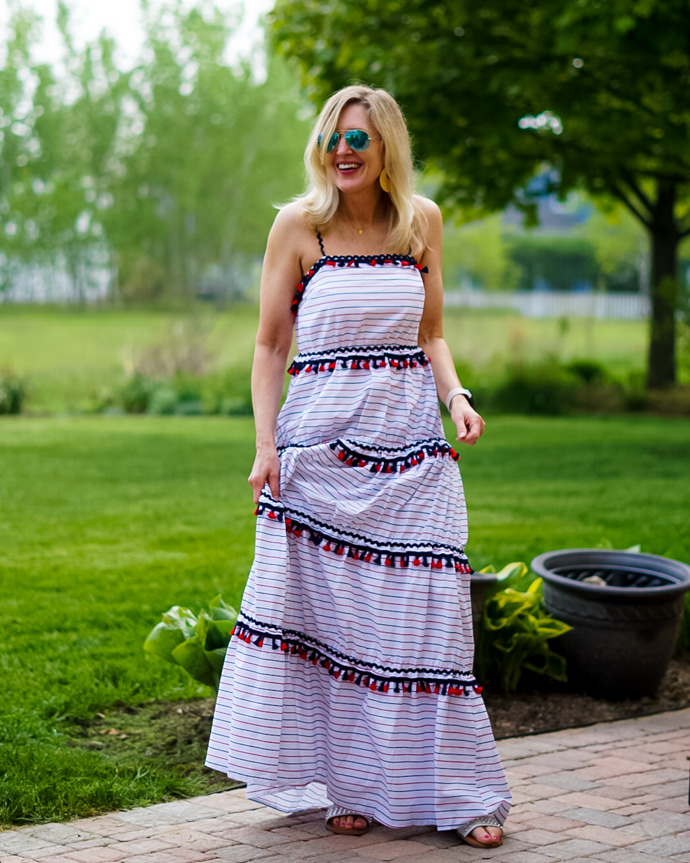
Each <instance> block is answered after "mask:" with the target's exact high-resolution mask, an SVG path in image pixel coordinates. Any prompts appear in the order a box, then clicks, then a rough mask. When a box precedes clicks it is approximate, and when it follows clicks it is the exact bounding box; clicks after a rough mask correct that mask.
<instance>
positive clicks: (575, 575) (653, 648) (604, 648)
mask: <svg viewBox="0 0 690 863" xmlns="http://www.w3.org/2000/svg"><path fill="white" fill-rule="evenodd" d="M531 566H532V570H533V571H534V572H535V573H536V574H537V575H539V576H541V578H542V579H543V591H544V605H545V607H546V610H547V611H548V613H549V614H550V615H552V616H553V617H556V618H558V619H559V620H563V621H564V622H565V623H569V624H570V625H571V626H572V627H573V629H572V630H571V631H570V632H567V633H565V635H563V636H561V637H560V638H559V639H558V651H559V653H562V654H563V656H565V658H566V660H567V663H568V680H569V682H570V683H571V684H572V685H573V686H574V687H575V688H577V689H579V690H580V691H583V692H587V693H589V694H590V695H595V696H599V697H604V698H608V699H612V700H615V699H621V698H640V697H642V696H645V695H654V694H655V693H656V691H657V689H658V687H659V684H660V683H661V679H662V677H663V676H664V673H665V671H666V669H667V667H668V663H669V661H670V659H671V656H672V654H673V650H674V647H675V644H676V639H677V637H678V631H679V627H680V622H681V619H682V616H683V610H684V605H685V601H684V594H685V592H686V591H687V590H688V589H690V566H687V565H686V564H684V563H680V562H679V561H677V560H670V559H668V558H665V557H659V556H658V555H655V554H639V553H632V552H626V551H611V550H607V549H596V548H571V549H562V550H560V551H549V552H546V553H544V554H540V555H538V556H537V557H535V558H534V560H533V561H532V564H531Z"/></svg>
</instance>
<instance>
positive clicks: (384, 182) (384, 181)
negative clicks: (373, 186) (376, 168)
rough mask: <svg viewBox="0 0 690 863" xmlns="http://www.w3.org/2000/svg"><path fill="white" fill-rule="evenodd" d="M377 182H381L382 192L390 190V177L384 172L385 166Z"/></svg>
mask: <svg viewBox="0 0 690 863" xmlns="http://www.w3.org/2000/svg"><path fill="white" fill-rule="evenodd" d="M379 183H381V188H382V189H383V191H384V192H390V190H391V182H390V179H389V177H388V174H387V173H386V169H385V168H384V169H383V171H381V173H380V174H379Z"/></svg>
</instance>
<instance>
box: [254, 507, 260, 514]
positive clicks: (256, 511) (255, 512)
mask: <svg viewBox="0 0 690 863" xmlns="http://www.w3.org/2000/svg"><path fill="white" fill-rule="evenodd" d="M258 514H259V507H258V506H257V508H256V509H255V510H254V515H258Z"/></svg>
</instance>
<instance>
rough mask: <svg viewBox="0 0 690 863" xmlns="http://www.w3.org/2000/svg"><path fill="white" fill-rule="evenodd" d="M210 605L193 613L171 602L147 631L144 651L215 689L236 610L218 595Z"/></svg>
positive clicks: (235, 618)
mask: <svg viewBox="0 0 690 863" xmlns="http://www.w3.org/2000/svg"><path fill="white" fill-rule="evenodd" d="M209 608H210V612H207V611H205V610H204V609H202V610H201V611H200V612H199V614H198V615H196V616H195V615H194V614H193V612H192V611H191V610H190V609H189V608H183V607H181V606H179V605H173V607H172V608H170V609H168V611H166V612H164V614H163V620H162V622H161V623H158V624H156V626H154V628H153V629H152V630H151V632H150V633H149V634H148V636H147V638H146V641H145V642H144V650H146V651H147V652H148V653H149V654H150V655H151V656H157V657H159V659H164V660H166V662H172V663H173V665H179V666H181V667H182V668H184V670H185V671H186V672H187V673H188V674H189V675H190V676H191V677H192V678H193V679H194V680H197V681H198V682H199V683H202V684H203V685H204V686H211V687H213V688H214V689H215V690H217V689H218V684H219V683H220V674H221V671H222V670H223V660H224V659H225V653H226V650H227V647H228V644H229V642H230V633H231V632H232V629H233V627H234V626H235V621H236V620H237V612H236V611H235V609H234V608H233V607H232V606H231V605H227V604H226V603H225V602H223V599H222V597H221V596H216V597H215V598H214V599H212V600H211V602H210V603H209Z"/></svg>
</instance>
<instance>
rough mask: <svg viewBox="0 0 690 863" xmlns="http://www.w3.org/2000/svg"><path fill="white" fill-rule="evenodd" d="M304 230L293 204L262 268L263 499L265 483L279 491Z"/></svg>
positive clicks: (257, 463)
mask: <svg viewBox="0 0 690 863" xmlns="http://www.w3.org/2000/svg"><path fill="white" fill-rule="evenodd" d="M303 230H304V227H303V222H302V219H301V216H300V215H299V212H298V211H297V210H296V208H295V207H294V205H288V207H286V208H284V209H283V210H281V211H280V212H279V213H278V215H277V216H276V219H275V221H274V223H273V227H272V228H271V233H270V234H269V236H268V243H267V245H266V255H265V257H264V263H263V268H262V271H261V289H260V300H259V302H260V308H259V329H258V332H257V335H256V346H255V349H254V362H253V364H252V404H253V407H254V424H255V426H256V458H255V459H254V465H253V467H252V472H251V474H250V475H249V484H250V485H251V487H252V490H253V492H254V503H257V502H258V500H259V495H260V494H261V490H262V489H263V487H264V485H265V484H266V483H268V485H269V487H270V489H271V494H272V495H273V497H274V498H276V499H278V497H279V495H280V488H279V485H278V480H279V476H280V461H279V459H278V452H277V450H276V443H275V431H276V420H277V418H278V410H279V408H280V397H281V395H282V392H283V380H284V376H285V366H286V364H287V357H288V353H289V351H290V346H291V345H292V332H293V327H294V315H293V313H292V311H291V310H290V306H291V303H292V299H293V297H294V294H295V285H296V283H297V282H298V281H299V280H300V279H301V278H302V271H301V267H300V257H299V252H298V248H299V246H298V243H297V242H296V240H297V238H298V237H299V235H300V233H301V231H303Z"/></svg>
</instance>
